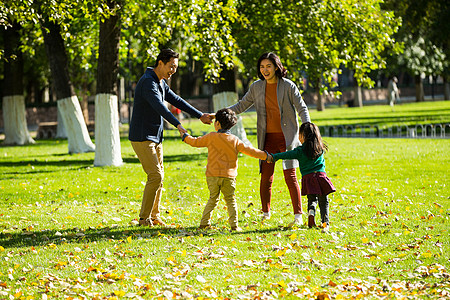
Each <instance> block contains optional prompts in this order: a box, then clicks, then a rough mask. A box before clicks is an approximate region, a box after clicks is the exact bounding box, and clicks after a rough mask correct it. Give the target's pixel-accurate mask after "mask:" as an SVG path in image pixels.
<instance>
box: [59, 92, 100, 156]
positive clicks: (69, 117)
mask: <svg viewBox="0 0 450 300" xmlns="http://www.w3.org/2000/svg"><path fill="white" fill-rule="evenodd" d="M57 103H58V110H59V111H60V112H61V116H62V119H63V123H64V128H65V129H66V132H67V136H68V137H69V141H71V142H69V153H84V152H93V151H95V146H94V144H92V141H91V138H90V136H89V132H88V129H87V126H86V123H85V122H84V117H83V112H82V111H81V106H80V101H78V98H77V96H72V97H69V98H66V99H60V100H58V102H57ZM80 124H84V126H80ZM71 138H72V139H71Z"/></svg>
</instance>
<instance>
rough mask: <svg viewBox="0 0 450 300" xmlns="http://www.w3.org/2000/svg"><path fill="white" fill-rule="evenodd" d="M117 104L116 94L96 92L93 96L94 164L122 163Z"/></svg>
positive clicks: (112, 164)
mask: <svg viewBox="0 0 450 300" xmlns="http://www.w3.org/2000/svg"><path fill="white" fill-rule="evenodd" d="M117 104H118V101H117V96H116V95H112V94H97V95H96V96H95V142H96V148H95V159H94V166H120V165H122V156H121V148H120V134H119V114H118V113H117ZM97 112H99V113H97Z"/></svg>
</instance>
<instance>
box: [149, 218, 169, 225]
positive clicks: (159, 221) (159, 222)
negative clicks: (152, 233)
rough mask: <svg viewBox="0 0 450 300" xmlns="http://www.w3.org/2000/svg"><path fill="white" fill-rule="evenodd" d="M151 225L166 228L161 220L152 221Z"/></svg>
mask: <svg viewBox="0 0 450 300" xmlns="http://www.w3.org/2000/svg"><path fill="white" fill-rule="evenodd" d="M152 223H153V225H159V226H163V227H165V226H166V223H164V221H163V220H161V219H160V218H154V219H152Z"/></svg>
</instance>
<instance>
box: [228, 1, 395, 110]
mask: <svg viewBox="0 0 450 300" xmlns="http://www.w3.org/2000/svg"><path fill="white" fill-rule="evenodd" d="M380 3H381V0H367V1H364V2H361V1H357V0H345V1H339V2H338V1H335V0H325V1H319V0H300V1H283V0H274V1H270V2H269V1H264V0H248V1H244V0H242V1H239V5H238V11H239V12H240V13H242V14H243V15H244V16H245V17H246V19H247V20H248V22H247V23H246V25H245V28H239V27H238V28H235V35H236V39H237V43H238V45H239V47H240V48H241V49H242V52H241V54H240V57H241V60H242V61H243V63H244V65H246V66H247V68H250V69H251V70H253V74H255V71H256V70H255V69H254V68H255V67H254V66H253V65H248V63H249V62H250V63H251V64H254V61H255V57H258V56H259V55H260V54H261V53H263V52H266V51H275V52H277V54H278V55H279V56H280V58H281V59H282V60H283V63H284V65H285V66H286V68H287V69H288V71H289V72H290V73H288V74H289V76H290V77H291V79H293V80H294V82H297V83H298V84H299V85H300V84H301V80H300V79H301V77H303V76H304V75H306V77H307V79H308V82H309V83H310V84H311V85H312V86H313V87H314V88H315V90H316V92H317V94H318V103H317V107H318V109H319V110H322V109H323V108H324V105H323V102H322V98H321V97H320V94H322V93H324V92H326V91H327V90H328V87H329V86H330V87H333V86H334V85H335V84H336V83H335V82H333V80H332V79H333V76H334V74H335V73H336V72H337V70H338V69H339V68H340V67H341V66H346V67H348V68H351V69H353V70H355V78H356V79H357V81H358V82H359V84H360V85H361V84H364V85H367V86H369V87H370V86H372V85H373V82H372V81H371V80H370V78H369V76H368V73H369V72H370V71H371V70H373V69H376V68H383V67H384V58H383V57H382V56H381V53H382V50H383V49H384V48H385V47H386V46H388V45H392V44H394V40H393V39H392V37H391V36H392V34H393V33H394V32H395V31H396V30H397V27H398V19H395V18H394V16H393V14H392V13H390V12H387V11H383V10H382V9H381V7H380ZM296 70H297V72H295V71H296Z"/></svg>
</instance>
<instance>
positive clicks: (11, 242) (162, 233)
mask: <svg viewBox="0 0 450 300" xmlns="http://www.w3.org/2000/svg"><path fill="white" fill-rule="evenodd" d="M286 229H287V228H285V227H271V228H270V227H265V228H261V229H260V230H256V229H252V230H245V229H244V230H243V231H240V232H236V231H230V230H229V228H222V229H211V230H199V229H198V227H192V226H191V227H182V226H177V227H165V228H164V227H159V226H155V227H139V226H134V225H130V226H119V227H102V228H93V227H90V228H87V229H84V230H80V229H79V228H76V227H75V228H69V229H65V230H56V229H55V230H43V231H29V230H27V228H24V229H23V230H22V232H14V233H4V232H3V233H0V245H1V246H2V247H3V248H4V249H8V248H18V247H43V246H48V245H50V244H55V245H60V244H71V243H73V244H80V243H81V244H85V243H91V242H98V241H109V240H111V239H113V240H117V241H118V242H120V241H123V242H126V241H127V238H128V237H130V236H131V237H132V239H133V240H136V239H137V238H140V237H141V238H143V239H157V238H167V237H169V238H181V237H186V236H199V237H200V236H207V237H214V236H223V235H226V234H228V235H231V236H234V235H236V236H237V235H243V234H246V235H247V234H253V233H260V234H263V233H270V232H275V231H284V230H286Z"/></svg>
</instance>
